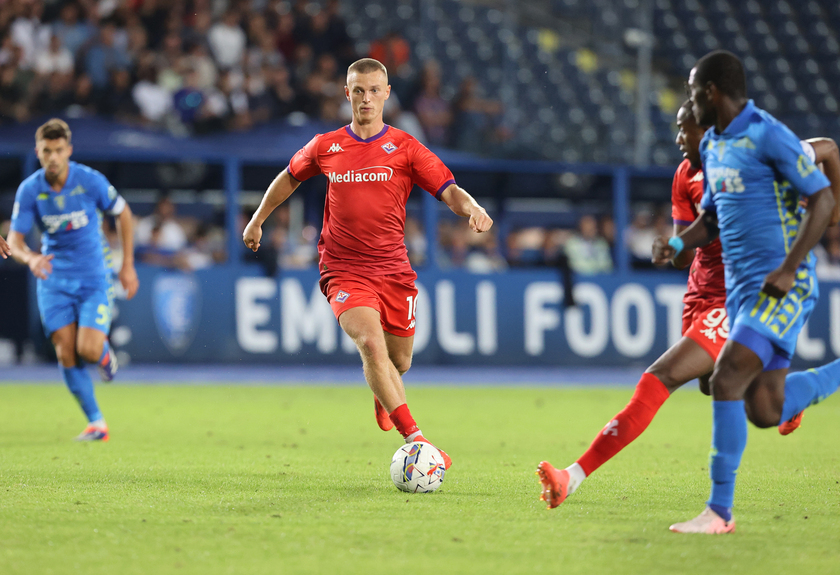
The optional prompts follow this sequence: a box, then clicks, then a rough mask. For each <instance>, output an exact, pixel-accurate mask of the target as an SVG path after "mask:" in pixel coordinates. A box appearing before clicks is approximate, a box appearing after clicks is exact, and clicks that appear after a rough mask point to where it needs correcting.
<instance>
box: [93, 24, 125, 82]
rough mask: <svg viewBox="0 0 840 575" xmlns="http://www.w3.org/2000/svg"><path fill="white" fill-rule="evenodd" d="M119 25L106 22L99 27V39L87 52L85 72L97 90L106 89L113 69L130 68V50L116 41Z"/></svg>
mask: <svg viewBox="0 0 840 575" xmlns="http://www.w3.org/2000/svg"><path fill="white" fill-rule="evenodd" d="M116 34H117V27H116V26H115V25H114V24H113V23H112V22H105V23H103V24H102V25H101V26H100V28H99V39H98V41H97V42H95V43H94V44H93V46H91V47H90V48H89V49H88V51H87V53H86V54H85V72H86V73H87V75H88V76H89V77H90V81H91V83H92V84H93V87H94V89H95V90H104V89H105V88H107V86H108V78H109V75H110V74H111V72H112V71H113V70H116V69H126V70H127V69H128V68H129V66H130V65H131V60H130V58H129V56H128V52H127V51H126V50H125V49H124V48H123V47H121V46H119V45H118V44H117V43H116V41H115V40H116Z"/></svg>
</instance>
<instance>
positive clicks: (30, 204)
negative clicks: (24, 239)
mask: <svg viewBox="0 0 840 575" xmlns="http://www.w3.org/2000/svg"><path fill="white" fill-rule="evenodd" d="M34 221H35V198H34V196H33V195H32V194H30V193H27V189H26V186H25V185H24V184H21V185H20V186H18V189H17V193H16V194H15V205H14V208H12V226H11V230H12V231H14V232H18V233H21V234H28V233H29V230H31V229H32V223H33V222H34Z"/></svg>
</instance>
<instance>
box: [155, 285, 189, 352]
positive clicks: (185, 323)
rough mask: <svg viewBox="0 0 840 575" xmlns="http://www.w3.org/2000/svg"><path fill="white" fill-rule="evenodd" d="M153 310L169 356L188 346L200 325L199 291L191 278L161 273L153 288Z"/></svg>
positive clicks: (184, 349)
mask: <svg viewBox="0 0 840 575" xmlns="http://www.w3.org/2000/svg"><path fill="white" fill-rule="evenodd" d="M152 310H153V312H154V318H155V325H156V326H157V330H158V334H159V335H160V338H161V339H162V340H163V343H164V344H165V345H166V347H167V349H169V351H170V352H171V353H172V355H182V354H183V353H184V352H185V351H187V349H188V348H189V347H190V344H191V343H192V341H193V338H194V337H195V333H196V328H197V327H198V324H199V317H200V310H201V290H200V289H199V285H198V281H197V280H195V279H194V278H193V277H192V276H189V275H187V274H180V273H168V274H161V275H159V276H158V277H157V278H155V282H154V285H153V286H152Z"/></svg>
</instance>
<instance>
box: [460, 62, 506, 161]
mask: <svg viewBox="0 0 840 575" xmlns="http://www.w3.org/2000/svg"><path fill="white" fill-rule="evenodd" d="M452 108H453V119H452V131H451V135H452V138H451V145H452V147H453V148H455V149H457V150H463V151H465V152H473V153H484V152H487V151H489V147H488V145H489V144H490V143H491V142H493V141H494V140H497V139H498V138H497V134H496V129H497V126H498V120H499V118H500V116H501V114H502V104H501V102H498V101H496V100H487V99H485V98H482V97H481V95H480V94H479V86H478V81H477V80H476V79H475V78H474V77H473V76H468V77H466V78H464V80H463V81H462V82H461V87H460V88H459V89H458V94H457V95H456V96H455V100H454V102H453V105H452Z"/></svg>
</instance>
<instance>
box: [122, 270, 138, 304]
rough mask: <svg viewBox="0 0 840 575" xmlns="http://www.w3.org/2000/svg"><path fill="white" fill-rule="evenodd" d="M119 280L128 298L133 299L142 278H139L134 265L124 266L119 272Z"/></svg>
mask: <svg viewBox="0 0 840 575" xmlns="http://www.w3.org/2000/svg"><path fill="white" fill-rule="evenodd" d="M118 277H119V280H120V283H121V284H122V287H123V289H124V290H125V297H126V299H131V298H133V297H134V294H136V293H137V289H138V288H139V287H140V280H139V279H137V270H136V269H134V266H123V267H122V269H121V270H120V273H119V276H118Z"/></svg>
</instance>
